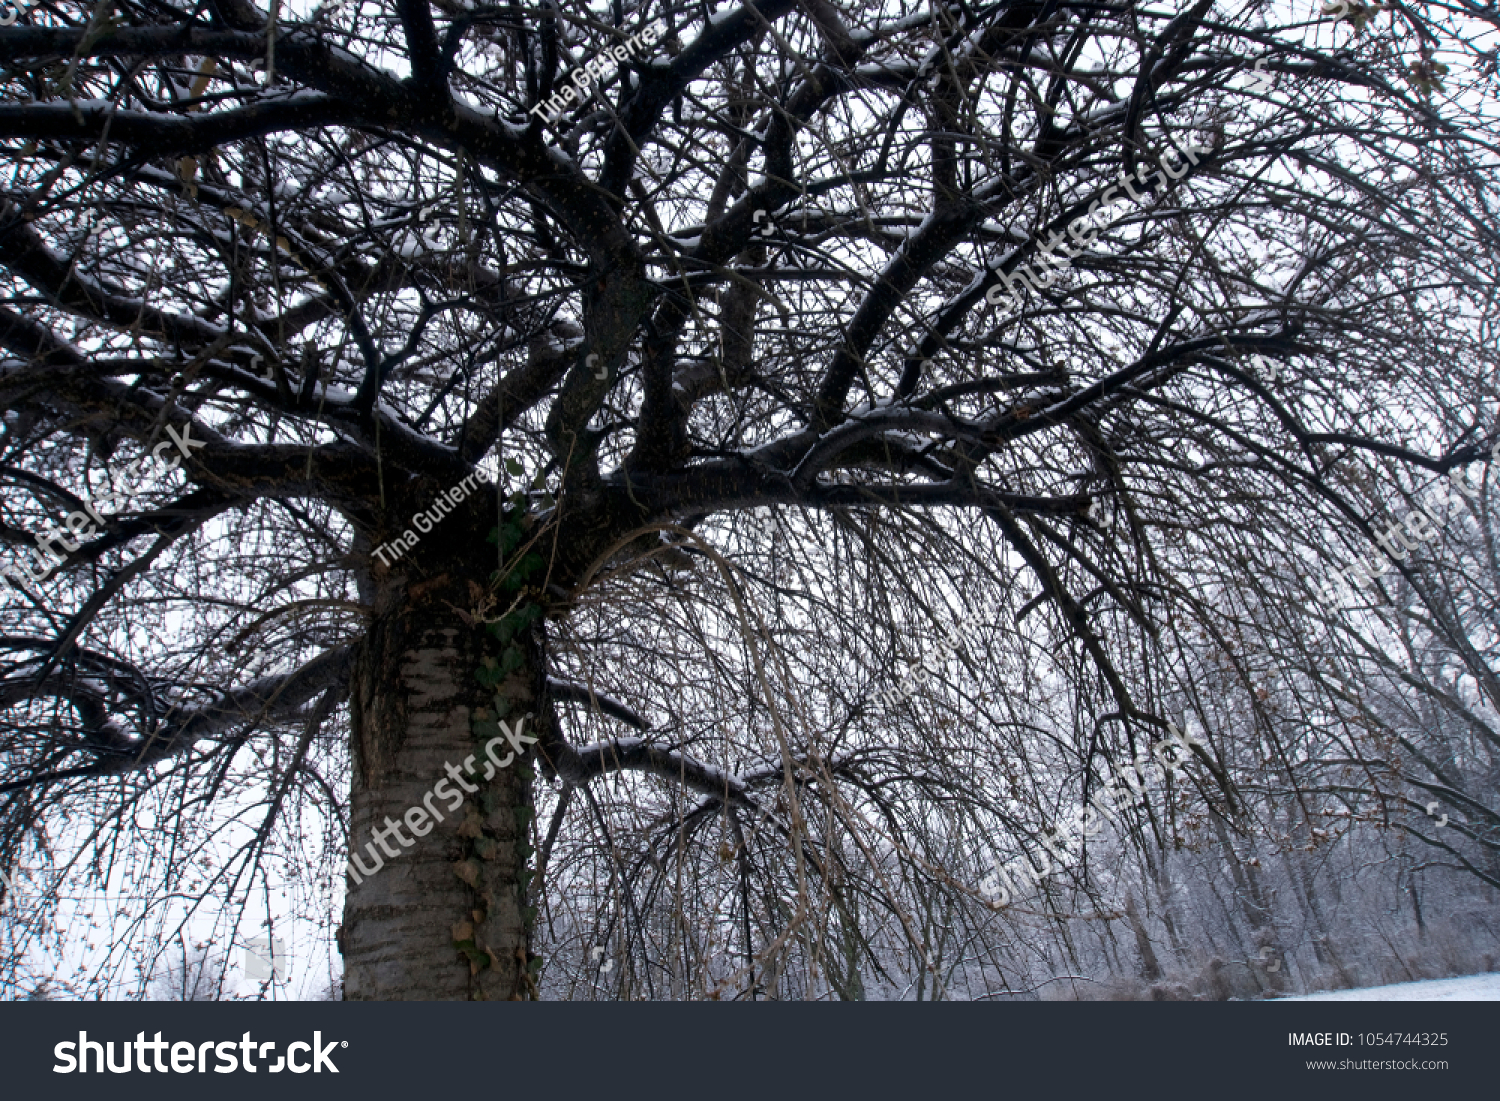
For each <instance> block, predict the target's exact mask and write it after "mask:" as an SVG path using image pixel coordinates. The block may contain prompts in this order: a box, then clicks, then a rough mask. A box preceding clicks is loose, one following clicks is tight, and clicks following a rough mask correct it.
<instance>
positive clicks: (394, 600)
mask: <svg viewBox="0 0 1500 1101" xmlns="http://www.w3.org/2000/svg"><path fill="white" fill-rule="evenodd" d="M476 504H478V503H477V502H476ZM475 511H476V512H477V511H478V510H477V509H476V510H475ZM491 515H493V513H492V512H491ZM463 519H464V517H463V516H458V517H452V518H450V519H449V521H448V524H447V525H445V528H444V530H443V531H441V532H437V531H434V532H433V533H431V534H428V535H426V536H425V538H424V539H423V540H422V543H421V544H420V545H419V546H418V547H416V548H414V549H413V551H412V552H410V553H409V554H408V555H407V556H405V557H403V558H401V559H400V560H398V561H396V562H394V563H393V564H392V566H391V568H389V569H385V568H381V567H378V566H377V568H376V570H375V577H376V583H377V586H378V592H377V594H376V600H375V605H376V608H375V619H374V623H373V625H372V629H371V631H370V634H369V636H368V637H367V639H366V642H365V645H364V647H363V650H362V652H361V654H360V656H359V658H358V660H357V663H356V668H355V671H354V675H353V682H352V686H351V697H352V698H351V701H350V702H351V712H352V716H353V722H352V724H351V730H352V734H351V736H352V738H353V741H354V746H353V758H354V776H353V782H352V785H351V795H350V804H351V815H350V842H349V846H350V864H349V868H348V900H347V905H346V909H345V915H344V925H343V928H342V929H341V930H340V936H339V946H340V950H341V951H342V952H343V954H344V961H345V991H346V994H345V996H346V997H347V998H350V999H357V1000H365V999H380V1000H389V999H403V1000H496V999H500V1000H504V999H522V998H527V997H532V996H534V995H535V990H536V987H535V982H534V979H533V975H534V973H535V972H534V965H533V964H532V957H531V953H530V926H531V919H532V916H533V915H534V913H535V911H534V910H533V909H532V908H531V898H530V897H529V886H528V884H529V881H530V876H531V871H530V868H529V863H530V857H531V854H532V853H533V852H534V849H533V847H532V828H531V825H532V820H533V816H534V815H533V809H532V796H531V781H532V778H533V776H534V773H533V771H532V767H531V762H532V760H533V759H534V754H532V753H531V752H530V745H529V744H525V743H522V744H520V745H519V748H520V749H521V752H515V750H516V749H517V748H518V743H517V742H516V741H514V740H512V741H506V740H505V738H503V737H500V738H496V737H494V733H495V724H494V723H493V722H491V723H490V725H489V727H488V729H487V730H486V729H484V727H485V724H484V722H480V723H478V724H477V726H478V728H479V729H480V731H481V732H479V733H476V723H475V720H476V718H478V719H480V720H485V719H493V718H494V717H495V716H496V714H497V711H498V712H503V714H500V715H499V718H500V719H501V720H502V721H504V722H505V728H506V729H508V730H510V731H512V732H513V733H515V734H519V735H520V736H521V737H522V738H523V739H524V738H528V737H532V736H534V735H533V726H534V724H535V722H536V721H537V716H536V715H531V716H529V717H528V712H537V711H540V710H541V709H540V708H539V707H537V706H536V700H537V699H538V697H539V690H540V687H541V670H542V668H543V663H542V642H541V631H540V629H539V628H535V627H532V628H529V629H528V630H526V631H525V632H523V633H521V634H520V635H519V636H518V637H517V638H516V639H515V640H514V642H515V645H514V646H513V647H512V650H513V651H517V652H520V653H522V654H523V655H524V661H523V662H522V664H521V666H520V668H515V669H511V670H509V671H508V675H505V676H503V679H500V680H498V682H495V681H493V679H492V682H491V684H490V686H489V687H486V686H485V685H484V684H482V683H481V680H480V676H479V675H480V673H481V671H482V670H483V669H484V668H485V665H486V662H487V659H488V661H489V663H490V666H489V667H490V669H491V670H494V668H495V667H494V665H493V659H494V656H495V655H496V653H497V652H498V651H499V649H500V648H499V647H497V646H496V643H495V639H494V638H493V637H492V636H491V634H490V632H488V631H486V630H485V629H484V626H483V624H482V623H480V622H478V621H477V620H478V616H477V615H476V614H475V613H479V615H482V614H483V612H484V610H485V609H484V608H483V606H482V604H481V600H482V598H483V596H484V592H485V582H486V580H487V579H488V576H489V573H490V569H491V567H492V566H493V564H494V563H495V561H496V556H495V548H494V546H493V545H492V544H488V543H486V542H485V541H484V540H483V539H482V538H480V537H478V529H480V528H482V527H483V524H482V523H470V524H468V525H467V526H466V525H465V524H464V523H462V522H461V521H462V520H463ZM473 519H476V520H477V517H475V518H473ZM449 528H451V529H452V530H449ZM424 548H425V553H424ZM464 609H469V611H468V612H467V613H466V612H465V611H464ZM512 664H514V662H513V663H512ZM497 701H499V702H498V706H497ZM507 705H508V706H507ZM487 745H488V746H489V750H490V751H489V753H488V755H487V753H486V746H487ZM508 757H509V758H510V759H509V760H507V758H508ZM486 772H488V773H490V775H489V776H488V778H486V776H485V773H486ZM470 788H472V789H473V790H468V789H470ZM460 798H461V801H459V800H460ZM393 824H394V825H395V826H396V827H397V829H396V830H392V829H391V826H392V825H393ZM424 829H425V830H426V832H425V834H423V835H422V836H417V833H418V831H419V830H424ZM382 841H383V842H384V844H383V845H382V843H381V842H382ZM392 853H394V855H392Z"/></svg>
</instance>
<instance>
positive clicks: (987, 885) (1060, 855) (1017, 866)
mask: <svg viewBox="0 0 1500 1101" xmlns="http://www.w3.org/2000/svg"><path fill="white" fill-rule="evenodd" d="M1195 745H1199V746H1201V745H1203V743H1202V742H1200V741H1198V740H1197V739H1196V738H1194V737H1193V736H1192V735H1191V734H1184V733H1183V732H1182V731H1180V730H1178V729H1177V726H1176V725H1175V724H1173V723H1168V724H1167V737H1165V738H1163V739H1162V740H1161V741H1159V742H1155V743H1153V744H1152V746H1151V748H1150V749H1149V750H1146V751H1143V752H1141V753H1138V754H1136V758H1135V760H1134V761H1132V762H1131V763H1130V766H1129V767H1128V768H1126V769H1125V770H1124V773H1123V774H1122V775H1117V774H1116V773H1115V772H1114V770H1113V769H1111V768H1110V767H1109V766H1108V765H1106V766H1105V768H1104V773H1105V776H1106V779H1105V782H1104V784H1103V785H1102V786H1101V787H1100V788H1099V790H1098V791H1096V792H1095V793H1094V795H1093V796H1092V797H1091V798H1090V799H1089V805H1088V806H1081V807H1075V808H1074V809H1073V813H1072V814H1071V815H1070V816H1069V817H1067V818H1065V819H1062V820H1060V821H1059V822H1058V824H1057V825H1056V826H1055V827H1054V828H1053V829H1051V830H1044V831H1043V832H1042V834H1041V835H1040V837H1039V840H1040V841H1041V843H1042V847H1043V848H1044V849H1046V850H1047V852H1048V853H1049V854H1051V856H1053V857H1055V858H1056V859H1057V866H1056V867H1054V866H1053V864H1052V861H1051V860H1049V859H1047V857H1042V858H1041V859H1040V861H1039V863H1040V864H1041V865H1042V867H1041V870H1040V871H1038V870H1036V867H1035V866H1034V865H1033V862H1032V858H1031V857H1030V856H1028V855H1026V854H1024V853H1023V854H1022V855H1021V856H1018V857H1016V858H1014V859H1012V860H1010V861H1009V862H1007V863H1006V864H1004V865H1002V864H1001V863H1000V860H999V858H998V857H997V856H994V855H993V854H991V858H990V859H991V862H992V863H993V864H994V867H995V870H994V872H992V873H991V874H990V875H987V876H986V877H985V878H984V879H982V880H980V881H979V893H980V896H981V897H982V898H984V900H985V901H986V902H988V903H989V904H990V905H991V906H993V907H994V908H995V909H1000V908H1001V907H1004V906H1009V905H1010V904H1011V903H1012V902H1013V901H1015V899H1016V898H1019V897H1020V895H1021V892H1022V890H1023V888H1024V887H1025V886H1026V885H1027V884H1028V883H1029V884H1030V885H1031V886H1032V887H1040V886H1041V885H1042V881H1043V880H1045V879H1046V878H1047V877H1048V876H1049V875H1052V874H1053V873H1054V872H1058V871H1061V870H1062V869H1063V868H1064V867H1066V866H1067V864H1068V863H1069V858H1068V856H1067V854H1066V853H1065V852H1059V851H1058V849H1057V847H1056V846H1059V845H1063V844H1064V843H1066V842H1073V841H1078V840H1080V839H1085V838H1091V837H1094V836H1095V835H1097V834H1098V833H1099V832H1100V830H1101V829H1102V824H1101V819H1103V818H1108V819H1110V820H1111V821H1113V822H1114V823H1115V824H1116V825H1120V818H1119V815H1118V813H1117V811H1118V809H1119V808H1118V806H1117V805H1116V803H1115V797H1116V796H1117V795H1118V794H1119V791H1120V789H1125V790H1128V791H1129V792H1130V798H1131V799H1133V800H1134V799H1139V798H1140V797H1141V796H1142V795H1143V794H1144V792H1145V788H1146V774H1145V771H1144V770H1145V767H1146V765H1147V764H1148V763H1149V762H1150V761H1151V760H1152V759H1153V758H1154V759H1155V760H1156V762H1157V763H1158V764H1159V765H1160V766H1161V767H1162V770H1163V772H1164V773H1171V774H1172V775H1174V776H1176V775H1178V774H1180V773H1181V772H1182V771H1183V765H1184V764H1185V763H1186V762H1187V761H1188V760H1189V759H1190V758H1191V757H1192V755H1193V751H1192V748H1191V747H1192V746H1195ZM1204 748H1205V749H1207V748H1208V747H1207V746H1204ZM1049 834H1050V835H1051V836H1050V837H1049V836H1048V835H1049ZM1002 884H1003V885H1002ZM996 890H998V891H999V893H1000V896H1001V897H999V898H998V899H993V900H992V899H991V898H990V895H991V893H992V892H994V891H996Z"/></svg>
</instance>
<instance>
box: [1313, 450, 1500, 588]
mask: <svg viewBox="0 0 1500 1101" xmlns="http://www.w3.org/2000/svg"><path fill="white" fill-rule="evenodd" d="M1497 461H1500V440H1497V441H1496V442H1495V445H1494V446H1493V447H1491V448H1490V462H1491V463H1492V464H1493V463H1495V462H1497ZM1427 492H1428V493H1430V494H1431V495H1432V496H1433V498H1434V499H1433V500H1430V501H1424V502H1422V506H1425V507H1422V506H1417V505H1414V506H1413V507H1412V510H1411V511H1410V512H1408V513H1407V514H1406V516H1405V518H1404V519H1402V520H1399V521H1396V520H1393V521H1392V522H1391V524H1390V526H1389V527H1387V528H1386V529H1385V531H1384V532H1383V533H1382V534H1380V535H1377V536H1375V542H1377V543H1379V544H1380V546H1381V547H1382V548H1383V549H1384V550H1385V552H1386V555H1388V556H1389V557H1390V558H1393V559H1394V560H1395V561H1397V562H1405V561H1406V559H1407V557H1408V553H1407V552H1409V551H1414V550H1416V549H1417V547H1418V545H1420V544H1422V543H1426V542H1429V541H1430V540H1433V539H1436V538H1437V537H1438V533H1439V532H1440V531H1441V530H1442V527H1443V522H1444V514H1445V513H1446V512H1448V511H1451V510H1452V509H1454V508H1462V502H1463V498H1464V497H1467V498H1468V499H1469V500H1471V501H1472V500H1474V499H1475V498H1477V497H1478V496H1479V492H1480V491H1479V487H1477V486H1475V485H1473V484H1472V483H1471V482H1470V481H1469V476H1468V474H1467V473H1465V472H1464V471H1461V470H1458V469H1456V468H1455V469H1454V470H1452V471H1450V472H1449V474H1448V483H1447V484H1446V485H1444V484H1443V483H1442V482H1436V483H1434V486H1433V487H1431V488H1429V490H1428V491H1427ZM1459 494H1462V495H1463V496H1462V497H1460V496H1459ZM1407 536H1410V537H1411V538H1407ZM1398 544H1399V547H1398ZM1386 555H1380V554H1376V555H1374V556H1373V557H1372V558H1371V559H1370V561H1368V562H1367V561H1366V560H1365V559H1364V558H1356V559H1355V560H1354V561H1353V562H1349V563H1346V564H1345V565H1343V566H1340V567H1338V568H1337V569H1335V570H1333V572H1332V576H1330V577H1328V578H1327V579H1326V580H1325V581H1324V582H1323V584H1321V585H1319V586H1317V590H1316V595H1317V598H1318V600H1319V601H1321V602H1322V603H1324V604H1327V605H1328V606H1329V607H1331V608H1337V607H1338V600H1337V594H1338V592H1339V590H1340V588H1341V587H1342V583H1343V582H1344V581H1346V580H1347V581H1348V583H1349V585H1350V586H1351V587H1352V588H1355V589H1357V588H1358V587H1359V585H1360V583H1361V582H1362V581H1363V582H1365V583H1367V584H1369V585H1372V586H1373V585H1374V584H1375V581H1376V580H1377V579H1378V578H1381V577H1384V576H1385V575H1386V574H1387V573H1389V572H1390V571H1391V568H1392V567H1391V564H1390V563H1389V562H1388V561H1386Z"/></svg>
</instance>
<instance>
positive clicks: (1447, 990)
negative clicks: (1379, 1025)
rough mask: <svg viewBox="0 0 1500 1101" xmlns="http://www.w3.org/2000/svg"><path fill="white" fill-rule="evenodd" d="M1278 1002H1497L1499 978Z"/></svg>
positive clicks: (1328, 992) (1339, 992) (1341, 992)
mask: <svg viewBox="0 0 1500 1101" xmlns="http://www.w3.org/2000/svg"><path fill="white" fill-rule="evenodd" d="M1275 1000H1276V1001H1278V1002H1500V975H1465V976H1464V977H1462V978H1458V979H1428V980H1427V981H1426V982H1403V983H1395V984H1393V985H1391V986H1368V987H1365V988H1364V989H1363V990H1325V991H1323V993H1321V994H1304V995H1302V996H1301V997H1297V998H1277V999H1275Z"/></svg>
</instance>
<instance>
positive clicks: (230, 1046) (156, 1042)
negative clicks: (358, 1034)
mask: <svg viewBox="0 0 1500 1101" xmlns="http://www.w3.org/2000/svg"><path fill="white" fill-rule="evenodd" d="M348 1046H349V1041H348V1040H330V1041H328V1043H326V1044H325V1043H323V1034H322V1033H321V1032H314V1033H313V1038H312V1043H310V1044H309V1043H305V1042H303V1041H301V1040H297V1041H294V1042H293V1043H290V1044H288V1045H287V1047H286V1054H285V1055H282V1056H278V1057H277V1059H276V1062H274V1063H271V1064H269V1065H266V1063H265V1060H268V1059H270V1057H271V1052H273V1051H275V1050H276V1041H275V1040H268V1041H266V1042H265V1043H257V1042H256V1041H254V1040H252V1039H251V1038H250V1033H248V1032H247V1033H245V1034H244V1035H243V1036H241V1037H240V1038H239V1039H238V1040H224V1041H223V1042H218V1041H215V1040H205V1041H204V1042H203V1043H201V1044H192V1043H189V1042H188V1041H187V1040H178V1041H176V1042H175V1043H173V1042H172V1041H170V1040H163V1039H162V1038H161V1033H160V1032H158V1033H156V1034H155V1038H154V1039H151V1040H148V1039H146V1034H145V1033H144V1032H137V1033H136V1034H135V1040H134V1041H131V1040H121V1041H120V1063H119V1065H118V1066H116V1065H115V1041H113V1040H106V1041H104V1042H103V1043H101V1042H99V1041H98V1040H90V1039H89V1034H88V1033H87V1032H80V1033H79V1034H78V1039H77V1041H76V1042H75V1041H73V1040H64V1041H62V1042H61V1043H59V1044H57V1045H55V1046H54V1047H53V1048H52V1055H53V1057H54V1058H56V1059H57V1065H56V1066H54V1067H53V1068H52V1073H53V1074H90V1073H93V1074H104V1073H106V1072H107V1073H109V1074H129V1073H131V1071H132V1070H137V1071H139V1072H140V1073H142V1074H150V1073H152V1072H153V1071H155V1072H156V1073H157V1074H166V1073H167V1072H168V1069H169V1068H168V1067H167V1065H166V1062H164V1061H163V1057H164V1056H167V1054H168V1052H169V1051H170V1061H171V1064H172V1066H171V1068H170V1070H171V1073H173V1074H207V1073H208V1059H209V1056H210V1054H212V1055H213V1056H214V1057H215V1058H216V1060H217V1061H216V1062H215V1064H214V1068H213V1072H214V1073H215V1074H233V1073H234V1072H235V1071H237V1070H240V1069H243V1070H244V1071H245V1072H246V1073H247V1074H255V1073H257V1072H259V1071H262V1070H264V1071H266V1072H267V1073H269V1074H280V1073H281V1072H282V1071H283V1070H289V1071H291V1072H292V1073H293V1074H306V1073H307V1072H308V1071H312V1072H313V1073H314V1074H322V1073H323V1072H324V1071H325V1070H326V1071H328V1073H329V1074H337V1073H338V1072H339V1068H338V1067H337V1066H335V1065H334V1062H333V1059H332V1057H331V1053H332V1052H333V1050H334V1049H335V1048H340V1047H348ZM236 1048H238V1049H239V1050H238V1051H236V1050H235V1049H236ZM132 1050H133V1051H134V1054H135V1065H134V1067H132V1066H131V1052H132ZM148 1055H149V1057H150V1058H149V1059H148V1058H147V1057H148ZM89 1056H93V1063H94V1069H93V1070H92V1071H90V1070H89V1062H90V1060H89ZM299 1056H303V1058H300V1059H299V1058H298V1057H299ZM308 1056H310V1057H311V1058H307V1057H308ZM257 1059H260V1060H261V1061H262V1064H261V1066H256V1065H255V1061H256V1060H257Z"/></svg>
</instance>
